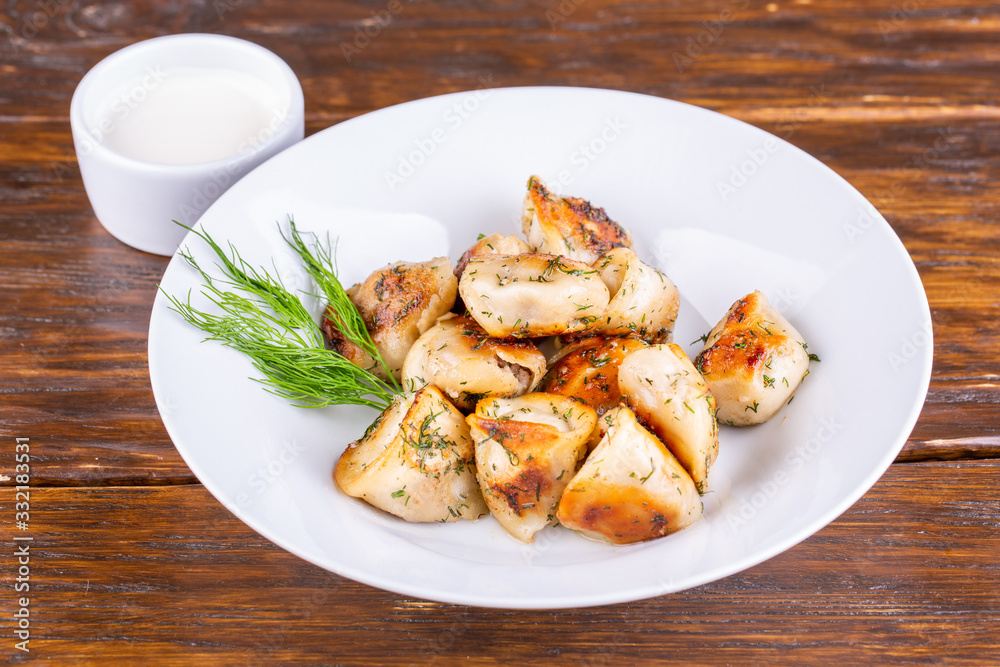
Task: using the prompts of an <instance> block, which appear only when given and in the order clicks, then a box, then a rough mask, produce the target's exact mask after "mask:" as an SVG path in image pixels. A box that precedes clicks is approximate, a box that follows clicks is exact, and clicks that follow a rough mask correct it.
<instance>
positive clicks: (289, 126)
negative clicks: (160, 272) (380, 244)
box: [70, 34, 305, 255]
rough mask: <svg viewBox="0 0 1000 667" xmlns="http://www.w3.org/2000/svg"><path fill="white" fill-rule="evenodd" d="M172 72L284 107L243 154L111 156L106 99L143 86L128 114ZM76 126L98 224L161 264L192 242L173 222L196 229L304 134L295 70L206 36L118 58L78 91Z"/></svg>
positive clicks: (260, 51) (245, 45)
mask: <svg viewBox="0 0 1000 667" xmlns="http://www.w3.org/2000/svg"><path fill="white" fill-rule="evenodd" d="M172 68H174V69H176V68H184V69H188V68H218V69H223V70H232V71H234V72H237V73H240V74H243V75H250V76H253V77H255V78H257V79H259V80H260V81H261V82H262V83H263V84H264V85H266V86H267V87H269V88H270V92H272V93H273V96H274V98H275V99H276V100H278V103H277V104H276V105H275V109H274V111H273V115H272V117H271V120H270V121H269V122H268V124H267V125H266V127H264V128H262V131H261V132H260V133H258V135H257V136H255V137H253V142H248V143H247V147H246V148H243V149H242V150H239V151H238V152H237V153H235V154H232V155H229V156H227V157H222V158H218V159H214V160H211V161H205V162H199V163H196V164H161V163H156V162H151V161H146V160H142V159H136V158H135V157H130V156H128V155H125V154H123V153H122V152H120V151H117V150H114V149H113V148H111V147H110V146H109V145H108V143H109V142H108V141H107V138H108V137H109V136H110V133H111V132H114V130H115V126H114V124H113V122H109V117H108V116H107V104H108V100H109V99H110V98H111V97H112V96H114V95H115V94H116V93H117V92H118V91H120V90H121V87H122V86H123V85H128V82H138V83H137V84H136V86H137V87H135V88H134V90H133V91H132V92H131V93H130V97H129V99H128V100H127V102H128V104H126V105H122V106H120V107H119V108H120V110H121V111H122V112H123V113H128V112H127V109H130V108H135V107H137V106H138V105H139V104H142V101H143V100H144V99H145V98H146V96H147V93H148V92H149V91H150V89H151V88H153V87H155V86H156V85H157V84H158V82H159V81H160V80H161V78H162V77H163V76H164V72H170V71H171V69H172ZM70 124H71V126H72V130H73V141H74V143H75V144H76V153H77V160H78V161H79V164H80V174H81V176H82V177H83V184H84V187H85V188H86V190H87V196H88V197H89V198H90V203H91V205H92V206H93V208H94V213H95V214H96V215H97V218H98V220H100V221H101V224H102V225H104V227H105V229H107V230H108V231H109V232H110V233H111V234H112V235H114V236H115V237H116V238H118V239H119V240H120V241H122V242H124V243H127V244H128V245H130V246H132V247H134V248H138V249H139V250H144V251H146V252H151V253H156V254H159V255H172V254H173V253H174V251H175V250H176V249H177V246H178V244H180V242H181V240H182V239H183V238H184V235H185V234H186V230H185V229H184V228H183V227H180V226H179V225H177V224H175V222H174V221H177V222H181V223H183V224H185V225H187V226H191V225H194V223H195V222H197V221H198V219H199V218H200V217H201V214H202V213H204V211H205V209H207V208H208V207H209V206H210V205H211V204H212V203H213V202H214V201H215V200H216V199H217V198H218V197H219V195H221V194H222V193H223V192H225V191H226V190H227V189H228V188H229V186H230V185H232V184H233V183H235V182H236V181H237V180H239V178H240V177H241V176H243V175H244V174H246V173H247V172H248V171H250V170H251V169H252V168H254V167H256V166H257V165H259V164H261V163H262V162H264V161H265V160H267V159H268V158H270V157H272V156H273V155H276V154H277V153H279V152H281V151H282V150H284V149H285V148H287V147H289V146H291V145H292V144H294V143H296V142H298V141H300V140H301V139H302V138H303V136H304V134H305V124H304V101H303V96H302V87H301V85H300V84H299V81H298V79H297V78H296V76H295V73H294V72H292V70H291V68H290V67H289V66H288V65H287V64H286V63H285V62H284V61H283V60H281V58H279V57H278V56H276V55H275V54H273V53H271V52H270V51H268V50H267V49H265V48H263V47H261V46H258V45H257V44H253V43H251V42H247V41H245V40H242V39H236V38H234V37H226V36H222V35H207V34H185V35H169V36H166V37H157V38H155V39H150V40H147V41H144V42H139V43H137V44H133V45H131V46H128V47H126V48H124V49H122V50H120V51H117V52H115V53H113V54H111V55H110V56H108V57H107V58H105V59H104V60H102V61H101V62H99V63H98V64H97V65H96V66H95V67H94V68H93V69H92V70H90V72H88V73H87V74H86V76H84V77H83V79H82V80H81V81H80V84H79V85H78V86H77V88H76V92H75V93H74V94H73V101H72V104H71V107H70Z"/></svg>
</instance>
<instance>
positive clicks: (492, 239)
mask: <svg viewBox="0 0 1000 667" xmlns="http://www.w3.org/2000/svg"><path fill="white" fill-rule="evenodd" d="M526 252H531V247H530V246H529V245H528V244H527V243H525V242H524V241H523V240H522V239H521V238H519V237H517V236H514V235H513V234H490V235H489V236H483V237H482V238H480V239H479V240H478V241H476V242H475V243H474V244H473V245H472V247H470V248H469V249H468V250H466V251H465V252H464V253H462V257H461V258H460V259H459V260H458V264H457V265H456V266H455V275H456V276H459V277H461V275H462V271H464V270H465V266H466V265H467V264H468V263H469V261H470V260H473V259H478V258H480V257H488V256H489V255H523V254H524V253H526Z"/></svg>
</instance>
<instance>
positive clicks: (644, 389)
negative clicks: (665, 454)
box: [618, 343, 719, 493]
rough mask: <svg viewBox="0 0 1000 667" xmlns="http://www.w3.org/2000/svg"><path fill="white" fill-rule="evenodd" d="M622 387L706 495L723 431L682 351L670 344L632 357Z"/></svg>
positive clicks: (620, 382) (622, 376) (707, 392)
mask: <svg viewBox="0 0 1000 667" xmlns="http://www.w3.org/2000/svg"><path fill="white" fill-rule="evenodd" d="M618 387H619V389H620V390H621V393H622V395H623V396H624V397H625V401H626V402H627V403H628V405H629V407H631V408H632V410H633V411H634V412H635V414H636V415H637V416H638V417H639V419H641V420H642V421H643V423H645V424H646V425H647V426H648V427H649V429H650V430H651V431H652V432H653V433H655V434H656V435H657V437H659V438H660V440H661V441H663V444H665V445H666V446H667V449H669V450H670V452H671V453H672V454H673V455H674V457H676V458H677V461H678V462H679V463H680V464H681V465H682V466H684V469H685V470H687V472H688V474H690V475H691V479H692V480H693V481H694V483H695V486H696V487H697V488H698V491H699V492H701V493H704V492H705V491H706V490H707V488H708V487H707V484H708V469H709V468H710V467H711V466H712V464H713V463H714V462H715V457H716V456H717V454H718V452H719V425H718V423H717V422H716V420H715V409H716V408H715V399H714V398H713V397H712V392H711V391H710V390H709V388H708V385H707V384H705V380H704V379H702V377H701V374H700V373H698V370H697V369H696V368H695V367H694V364H692V363H691V360H690V359H688V357H687V355H686V354H684V350H682V349H681V348H680V347H679V346H678V345H674V344H672V343H671V344H668V345H654V346H652V347H648V348H646V349H644V350H638V351H636V352H633V353H632V354H630V355H628V356H627V357H626V358H625V360H624V361H622V362H621V365H620V366H619V368H618Z"/></svg>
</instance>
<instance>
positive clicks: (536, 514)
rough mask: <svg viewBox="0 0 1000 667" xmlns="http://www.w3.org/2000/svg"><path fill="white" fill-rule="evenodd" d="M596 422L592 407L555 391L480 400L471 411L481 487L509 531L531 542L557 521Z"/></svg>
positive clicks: (471, 428)
mask: <svg viewBox="0 0 1000 667" xmlns="http://www.w3.org/2000/svg"><path fill="white" fill-rule="evenodd" d="M596 422H597V414H596V413H595V412H594V410H593V409H592V408H590V407H588V406H586V405H583V404H581V403H578V402H577V401H574V400H573V399H570V398H566V397H565V396H556V395H554V394H542V393H533V394H525V395H524V396H519V397H517V398H511V399H486V400H483V401H480V402H479V404H478V405H477V406H476V412H475V413H474V414H471V415H469V416H468V423H469V430H470V433H471V434H472V439H473V440H474V441H475V443H476V470H477V473H478V475H479V486H480V488H481V489H482V493H483V497H484V498H485V499H486V505H487V506H488V507H489V509H490V513H491V514H493V516H494V518H496V520H497V521H498V522H499V523H500V525H501V526H503V528H504V530H506V531H507V532H508V533H510V534H511V535H512V536H513V537H515V538H517V539H518V540H521V541H522V542H531V541H532V540H533V539H534V535H535V533H537V532H538V531H539V530H541V529H542V528H544V527H545V526H550V525H554V524H555V522H556V506H557V505H558V504H559V498H560V497H561V496H562V493H563V489H564V488H565V487H566V485H567V484H568V483H569V480H570V478H571V477H572V476H573V473H574V472H576V467H577V463H578V462H579V461H580V459H581V458H583V456H584V454H585V452H586V450H587V444H586V443H587V438H588V437H589V436H590V433H591V432H592V431H593V430H594V424H595V423H596Z"/></svg>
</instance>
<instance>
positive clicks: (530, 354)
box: [403, 314, 545, 410]
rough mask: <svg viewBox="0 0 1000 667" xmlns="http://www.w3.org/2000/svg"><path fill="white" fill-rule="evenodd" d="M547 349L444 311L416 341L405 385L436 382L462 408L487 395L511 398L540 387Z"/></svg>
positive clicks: (406, 367)
mask: <svg viewBox="0 0 1000 667" xmlns="http://www.w3.org/2000/svg"><path fill="white" fill-rule="evenodd" d="M544 374H545V355H544V354H542V353H541V352H540V351H539V349H538V348H537V347H535V345H534V343H532V342H531V341H527V340H513V339H510V338H507V339H499V338H490V337H489V336H488V335H487V334H486V332H485V331H483V329H482V328H481V327H480V326H479V325H478V324H477V323H476V321H475V320H473V319H472V318H470V317H464V316H460V315H450V314H449V315H445V316H444V317H442V318H441V319H440V320H438V322H437V324H435V325H434V326H433V327H431V328H430V329H428V330H427V331H426V332H425V333H424V334H423V335H422V336H421V337H420V338H419V339H417V342H416V343H415V344H414V345H413V347H412V348H411V350H410V353H409V354H408V355H407V357H406V362H405V363H404V364H403V386H404V387H405V388H407V389H409V390H411V391H412V390H414V389H416V388H418V387H421V386H423V385H425V384H432V385H435V386H437V387H438V388H439V389H440V390H441V391H442V392H444V394H445V395H446V396H448V398H449V399H451V400H452V402H454V403H455V405H457V406H458V407H459V408H461V409H463V410H472V409H473V408H474V407H475V406H476V403H477V402H478V401H480V400H481V399H483V398H485V397H500V398H509V397H512V396H519V395H520V394H524V393H527V392H529V391H531V390H533V389H534V388H535V386H536V385H537V384H538V383H539V381H541V379H542V376H543V375H544Z"/></svg>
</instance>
